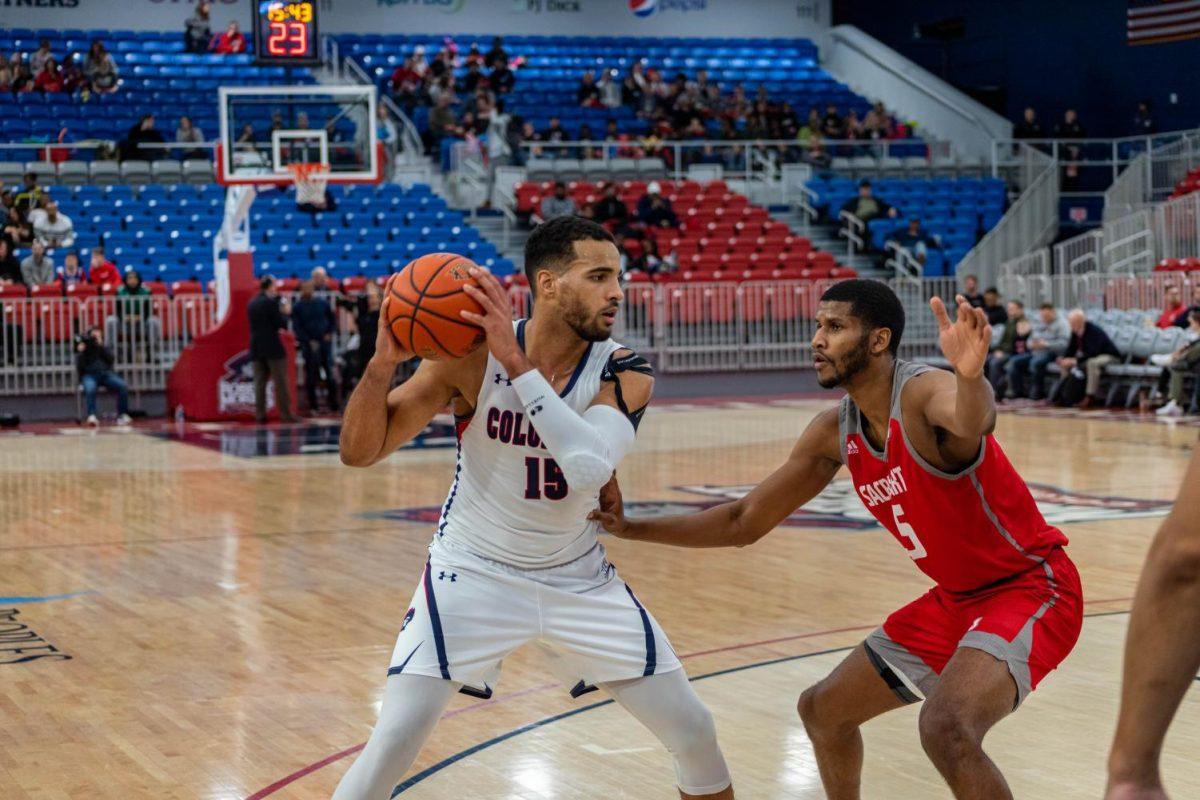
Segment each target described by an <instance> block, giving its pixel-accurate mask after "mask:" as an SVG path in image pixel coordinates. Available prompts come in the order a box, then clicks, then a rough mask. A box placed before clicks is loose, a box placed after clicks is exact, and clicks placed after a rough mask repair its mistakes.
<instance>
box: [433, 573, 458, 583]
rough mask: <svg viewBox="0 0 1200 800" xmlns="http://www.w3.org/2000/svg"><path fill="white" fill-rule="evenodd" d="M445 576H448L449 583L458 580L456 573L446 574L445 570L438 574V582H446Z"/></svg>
mask: <svg viewBox="0 0 1200 800" xmlns="http://www.w3.org/2000/svg"><path fill="white" fill-rule="evenodd" d="M447 575H448V576H449V581H450V582H451V583H454V582H455V581H456V580H458V573H457V572H446V571H445V570H442V571H441V572H439V573H438V580H439V581H444V580H447V577H446V576H447Z"/></svg>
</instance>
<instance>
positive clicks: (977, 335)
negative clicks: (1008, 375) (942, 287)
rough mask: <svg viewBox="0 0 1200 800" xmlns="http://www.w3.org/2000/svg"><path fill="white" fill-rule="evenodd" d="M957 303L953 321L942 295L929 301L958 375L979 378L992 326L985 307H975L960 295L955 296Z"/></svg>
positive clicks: (951, 364)
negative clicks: (955, 317) (956, 313)
mask: <svg viewBox="0 0 1200 800" xmlns="http://www.w3.org/2000/svg"><path fill="white" fill-rule="evenodd" d="M954 302H955V303H957V304H958V319H957V320H955V321H954V322H953V323H951V322H950V315H949V314H948V313H946V304H945V303H943V302H942V298H940V297H934V298H932V299H930V301H929V307H930V308H931V309H933V316H934V317H936V318H937V321H938V329H939V333H938V339H939V341H940V343H941V346H942V353H943V355H945V356H946V359H947V360H948V361H949V362H950V366H952V367H954V371H955V372H957V373H958V374H959V375H961V376H963V377H964V378H978V377H979V376H980V375H982V374H983V365H984V363H986V362H987V357H988V352H989V351H990V350H991V344H992V326H991V325H989V324H988V320H987V314H985V313H984V312H983V309H982V308H974V307H972V306H971V304H970V303H968V302H967V300H966V298H965V297H963V296H962V295H961V294H959V295H955V296H954Z"/></svg>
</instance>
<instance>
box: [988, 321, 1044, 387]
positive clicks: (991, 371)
mask: <svg viewBox="0 0 1200 800" xmlns="http://www.w3.org/2000/svg"><path fill="white" fill-rule="evenodd" d="M1007 317H1008V319H1007V320H1005V322H1004V334H1003V336H1001V337H1000V344H999V345H998V346H997V347H996V349H995V350H993V351H992V353H991V355H990V356H988V360H987V364H986V366H985V369H986V372H987V379H988V382H989V383H990V384H992V391H993V393H994V394H995V395H996V400H997V401H1003V400H1004V396H1005V393H1006V391H1007V389H1008V376H1007V372H1006V370H1005V366H1006V363H1007V362H1008V360H1009V359H1010V358H1012V357H1013V356H1019V355H1023V354H1024V353H1025V352H1026V351H1027V350H1028V349H1029V348H1028V346H1029V334H1030V332H1031V331H1032V330H1033V327H1032V326H1031V325H1030V324H1029V320H1027V319H1026V318H1025V306H1024V304H1022V303H1021V301H1019V300H1009V301H1008V309H1007Z"/></svg>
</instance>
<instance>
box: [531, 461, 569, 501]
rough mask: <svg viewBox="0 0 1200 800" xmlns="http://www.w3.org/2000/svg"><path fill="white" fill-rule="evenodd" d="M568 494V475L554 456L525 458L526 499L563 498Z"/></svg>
mask: <svg viewBox="0 0 1200 800" xmlns="http://www.w3.org/2000/svg"><path fill="white" fill-rule="evenodd" d="M566 496H567V477H566V476H565V475H563V472H562V470H561V469H559V468H558V464H556V463H555V461H554V459H553V458H534V457H532V456H530V457H528V458H526V459H525V499H526V500H541V499H542V498H543V497H545V498H546V499H547V500H562V499H563V498H564V497H566Z"/></svg>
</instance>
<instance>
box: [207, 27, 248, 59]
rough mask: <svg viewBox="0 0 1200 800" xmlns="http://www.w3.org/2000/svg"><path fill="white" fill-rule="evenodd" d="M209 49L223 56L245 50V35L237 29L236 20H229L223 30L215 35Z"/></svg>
mask: <svg viewBox="0 0 1200 800" xmlns="http://www.w3.org/2000/svg"><path fill="white" fill-rule="evenodd" d="M210 49H211V50H212V51H213V52H214V53H220V54H221V55H223V56H227V55H233V54H236V53H244V52H246V37H245V36H243V35H242V32H241V31H240V30H238V24H237V21H236V20H230V21H229V24H228V25H227V26H226V27H225V32H224V33H222V34H220V35H219V36H217V37H216V40H215V41H214V42H213V44H212V46H211V47H210Z"/></svg>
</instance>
